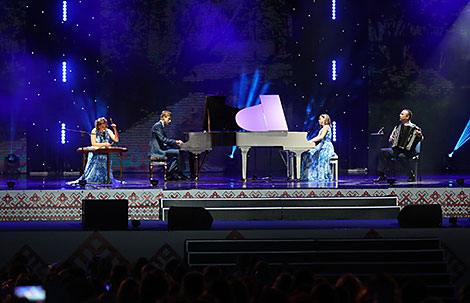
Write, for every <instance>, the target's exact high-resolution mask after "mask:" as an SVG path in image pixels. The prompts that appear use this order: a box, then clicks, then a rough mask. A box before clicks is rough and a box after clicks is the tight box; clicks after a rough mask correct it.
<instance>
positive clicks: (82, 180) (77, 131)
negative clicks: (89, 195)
mask: <svg viewBox="0 0 470 303" xmlns="http://www.w3.org/2000/svg"><path fill="white" fill-rule="evenodd" d="M65 130H66V131H69V132H73V133H79V134H80V135H81V137H82V150H83V149H84V148H85V143H84V142H83V140H84V137H85V135H88V136H91V133H89V132H86V131H83V130H76V129H69V128H66V129H65ZM82 162H84V160H82ZM84 167H85V163H82V168H83V172H82V177H81V179H80V180H79V181H78V184H79V185H80V187H81V188H84V187H85V185H86V180H85V168H84ZM82 168H80V170H82Z"/></svg>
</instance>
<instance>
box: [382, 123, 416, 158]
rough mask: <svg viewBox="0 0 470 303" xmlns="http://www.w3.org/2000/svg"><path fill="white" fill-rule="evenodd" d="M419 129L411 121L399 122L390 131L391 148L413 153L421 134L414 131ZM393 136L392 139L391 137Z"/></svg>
mask: <svg viewBox="0 0 470 303" xmlns="http://www.w3.org/2000/svg"><path fill="white" fill-rule="evenodd" d="M418 130H419V131H420V130H421V129H420V128H419V127H418V126H416V124H413V123H407V124H400V125H398V126H397V127H395V129H394V130H393V132H392V135H391V136H390V138H391V140H390V141H391V142H392V149H397V148H398V149H401V150H405V151H408V152H412V153H414V151H415V149H416V145H418V143H419V142H420V141H421V139H422V136H418V135H417V134H416V133H417V131H418ZM392 138H393V139H392Z"/></svg>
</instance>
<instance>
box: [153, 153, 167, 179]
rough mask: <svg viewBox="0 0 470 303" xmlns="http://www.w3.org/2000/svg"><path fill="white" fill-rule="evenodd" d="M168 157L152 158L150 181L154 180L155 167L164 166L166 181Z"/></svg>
mask: <svg viewBox="0 0 470 303" xmlns="http://www.w3.org/2000/svg"><path fill="white" fill-rule="evenodd" d="M167 160H168V158H167V157H163V158H160V157H150V162H149V172H150V180H153V167H154V166H163V180H164V181H166V172H167V169H168V165H167Z"/></svg>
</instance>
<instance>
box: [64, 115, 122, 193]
mask: <svg viewBox="0 0 470 303" xmlns="http://www.w3.org/2000/svg"><path fill="white" fill-rule="evenodd" d="M111 123H112V120H111ZM111 127H112V128H113V130H114V132H113V131H112V130H110V129H109V128H108V121H107V120H106V118H104V117H101V118H98V119H96V121H95V128H93V130H92V131H91V135H90V137H91V145H92V146H93V147H96V148H100V147H104V146H111V145H113V143H114V142H119V133H118V131H117V129H116V124H114V123H112V124H111ZM111 141H113V142H111ZM107 167H108V166H107V158H106V154H98V153H93V152H89V153H88V160H87V163H86V166H85V172H84V175H83V176H82V177H81V178H80V179H78V180H75V181H72V182H69V183H68V184H76V183H78V181H79V180H82V179H85V180H86V182H87V183H92V184H106V183H108V168H107ZM109 169H110V172H109V176H110V180H112V181H113V182H114V178H113V171H112V169H111V167H110V168H109Z"/></svg>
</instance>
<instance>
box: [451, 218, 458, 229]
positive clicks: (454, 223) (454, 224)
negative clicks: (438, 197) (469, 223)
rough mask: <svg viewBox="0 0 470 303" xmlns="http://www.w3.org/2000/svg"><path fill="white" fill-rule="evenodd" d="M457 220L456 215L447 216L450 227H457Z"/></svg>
mask: <svg viewBox="0 0 470 303" xmlns="http://www.w3.org/2000/svg"><path fill="white" fill-rule="evenodd" d="M457 221H458V219H457V218H456V217H450V218H449V224H450V226H451V227H457Z"/></svg>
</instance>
